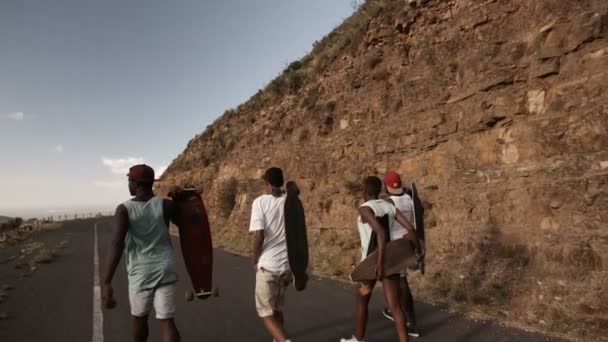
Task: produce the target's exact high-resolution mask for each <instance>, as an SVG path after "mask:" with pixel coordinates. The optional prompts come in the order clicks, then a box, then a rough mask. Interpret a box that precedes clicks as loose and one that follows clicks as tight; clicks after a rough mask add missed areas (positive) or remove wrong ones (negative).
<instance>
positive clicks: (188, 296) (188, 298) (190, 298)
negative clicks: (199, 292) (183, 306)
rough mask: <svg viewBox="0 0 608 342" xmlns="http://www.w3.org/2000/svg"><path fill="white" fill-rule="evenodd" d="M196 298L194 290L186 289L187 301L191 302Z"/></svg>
mask: <svg viewBox="0 0 608 342" xmlns="http://www.w3.org/2000/svg"><path fill="white" fill-rule="evenodd" d="M193 299H194V292H192V291H186V301H187V302H191V301H192V300H193Z"/></svg>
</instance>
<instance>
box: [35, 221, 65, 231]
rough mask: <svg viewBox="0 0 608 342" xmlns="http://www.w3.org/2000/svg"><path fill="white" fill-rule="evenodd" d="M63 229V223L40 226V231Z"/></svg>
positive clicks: (49, 223)
mask: <svg viewBox="0 0 608 342" xmlns="http://www.w3.org/2000/svg"><path fill="white" fill-rule="evenodd" d="M61 227H63V222H47V223H42V224H41V225H40V230H55V229H59V228H61Z"/></svg>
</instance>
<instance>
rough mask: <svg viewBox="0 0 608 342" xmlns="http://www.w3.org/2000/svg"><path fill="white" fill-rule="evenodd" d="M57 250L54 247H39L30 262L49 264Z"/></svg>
mask: <svg viewBox="0 0 608 342" xmlns="http://www.w3.org/2000/svg"><path fill="white" fill-rule="evenodd" d="M56 253H57V250H56V249H54V248H41V249H40V250H39V251H38V253H36V255H35V256H34V257H33V258H32V264H33V265H38V264H49V263H51V262H53V259H54V258H55V256H56Z"/></svg>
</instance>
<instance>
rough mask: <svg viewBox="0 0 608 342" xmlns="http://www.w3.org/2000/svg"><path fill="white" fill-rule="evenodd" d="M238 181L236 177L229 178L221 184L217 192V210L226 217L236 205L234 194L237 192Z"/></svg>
mask: <svg viewBox="0 0 608 342" xmlns="http://www.w3.org/2000/svg"><path fill="white" fill-rule="evenodd" d="M238 187H239V183H238V181H237V180H236V178H230V180H228V181H227V182H226V183H224V185H223V186H222V188H221V190H220V192H219V196H220V197H219V210H220V213H221V214H222V217H224V218H228V217H230V214H231V213H232V210H233V209H234V206H235V205H236V195H237V193H238Z"/></svg>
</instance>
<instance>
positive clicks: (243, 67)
mask: <svg viewBox="0 0 608 342" xmlns="http://www.w3.org/2000/svg"><path fill="white" fill-rule="evenodd" d="M351 3H352V1H351V0H331V1H328V0H255V1H252V0H239V1H237V0H221V1H219V0H217V1H204V0H196V1H195V0H191V1H166V0H141V1H134V0H105V1H92V0H91V1H89V0H63V1H61V0H58V1H45V0H39V1H28V0H2V1H0V51H2V53H1V54H0V56H1V57H0V75H1V77H0V156H2V162H1V164H0V165H1V166H0V176H1V177H0V215H2V214H9V215H21V216H34V215H35V216H44V215H49V214H50V213H54V214H59V213H64V212H65V213H72V212H76V211H78V212H83V211H86V212H88V211H98V210H104V211H106V210H113V208H114V207H115V206H116V204H118V203H119V202H121V201H123V200H125V199H126V198H128V191H127V189H126V183H125V176H124V174H125V171H126V170H125V168H126V167H127V166H128V165H129V164H132V163H136V162H140V161H145V162H146V163H147V164H150V165H152V166H153V167H155V168H156V169H160V168H162V167H163V166H166V165H168V164H169V163H170V162H171V161H172V160H173V158H175V157H176V156H177V155H178V154H179V153H180V152H181V151H182V150H183V149H184V147H185V146H186V144H187V142H188V141H189V140H190V138H192V137H193V136H194V135H195V134H197V133H200V132H202V131H203V130H204V128H205V127H206V126H207V125H208V124H209V123H211V122H213V120H214V119H215V118H217V117H218V116H219V115H221V114H222V113H223V112H224V110H226V109H228V108H232V107H236V106H237V105H238V104H240V103H241V102H243V101H245V100H247V99H248V98H249V97H250V96H251V95H253V94H254V93H255V92H256V91H257V90H258V89H260V88H263V87H264V86H265V85H266V84H267V83H268V82H269V81H270V80H272V79H273V78H274V77H275V76H276V75H277V74H278V73H279V72H280V71H281V70H282V69H283V68H284V67H285V66H286V65H287V64H288V63H289V62H291V61H293V60H295V59H298V58H300V57H302V56H304V55H305V54H306V53H307V52H308V51H310V49H311V47H312V43H313V42H314V41H315V40H319V39H321V38H322V37H323V36H324V35H326V34H327V33H329V32H330V31H331V30H332V29H333V28H334V27H335V26H337V25H339V24H340V23H341V22H342V21H343V20H344V19H345V18H347V17H348V16H349V15H350V14H351V13H352V12H353V8H352V6H351Z"/></svg>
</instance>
